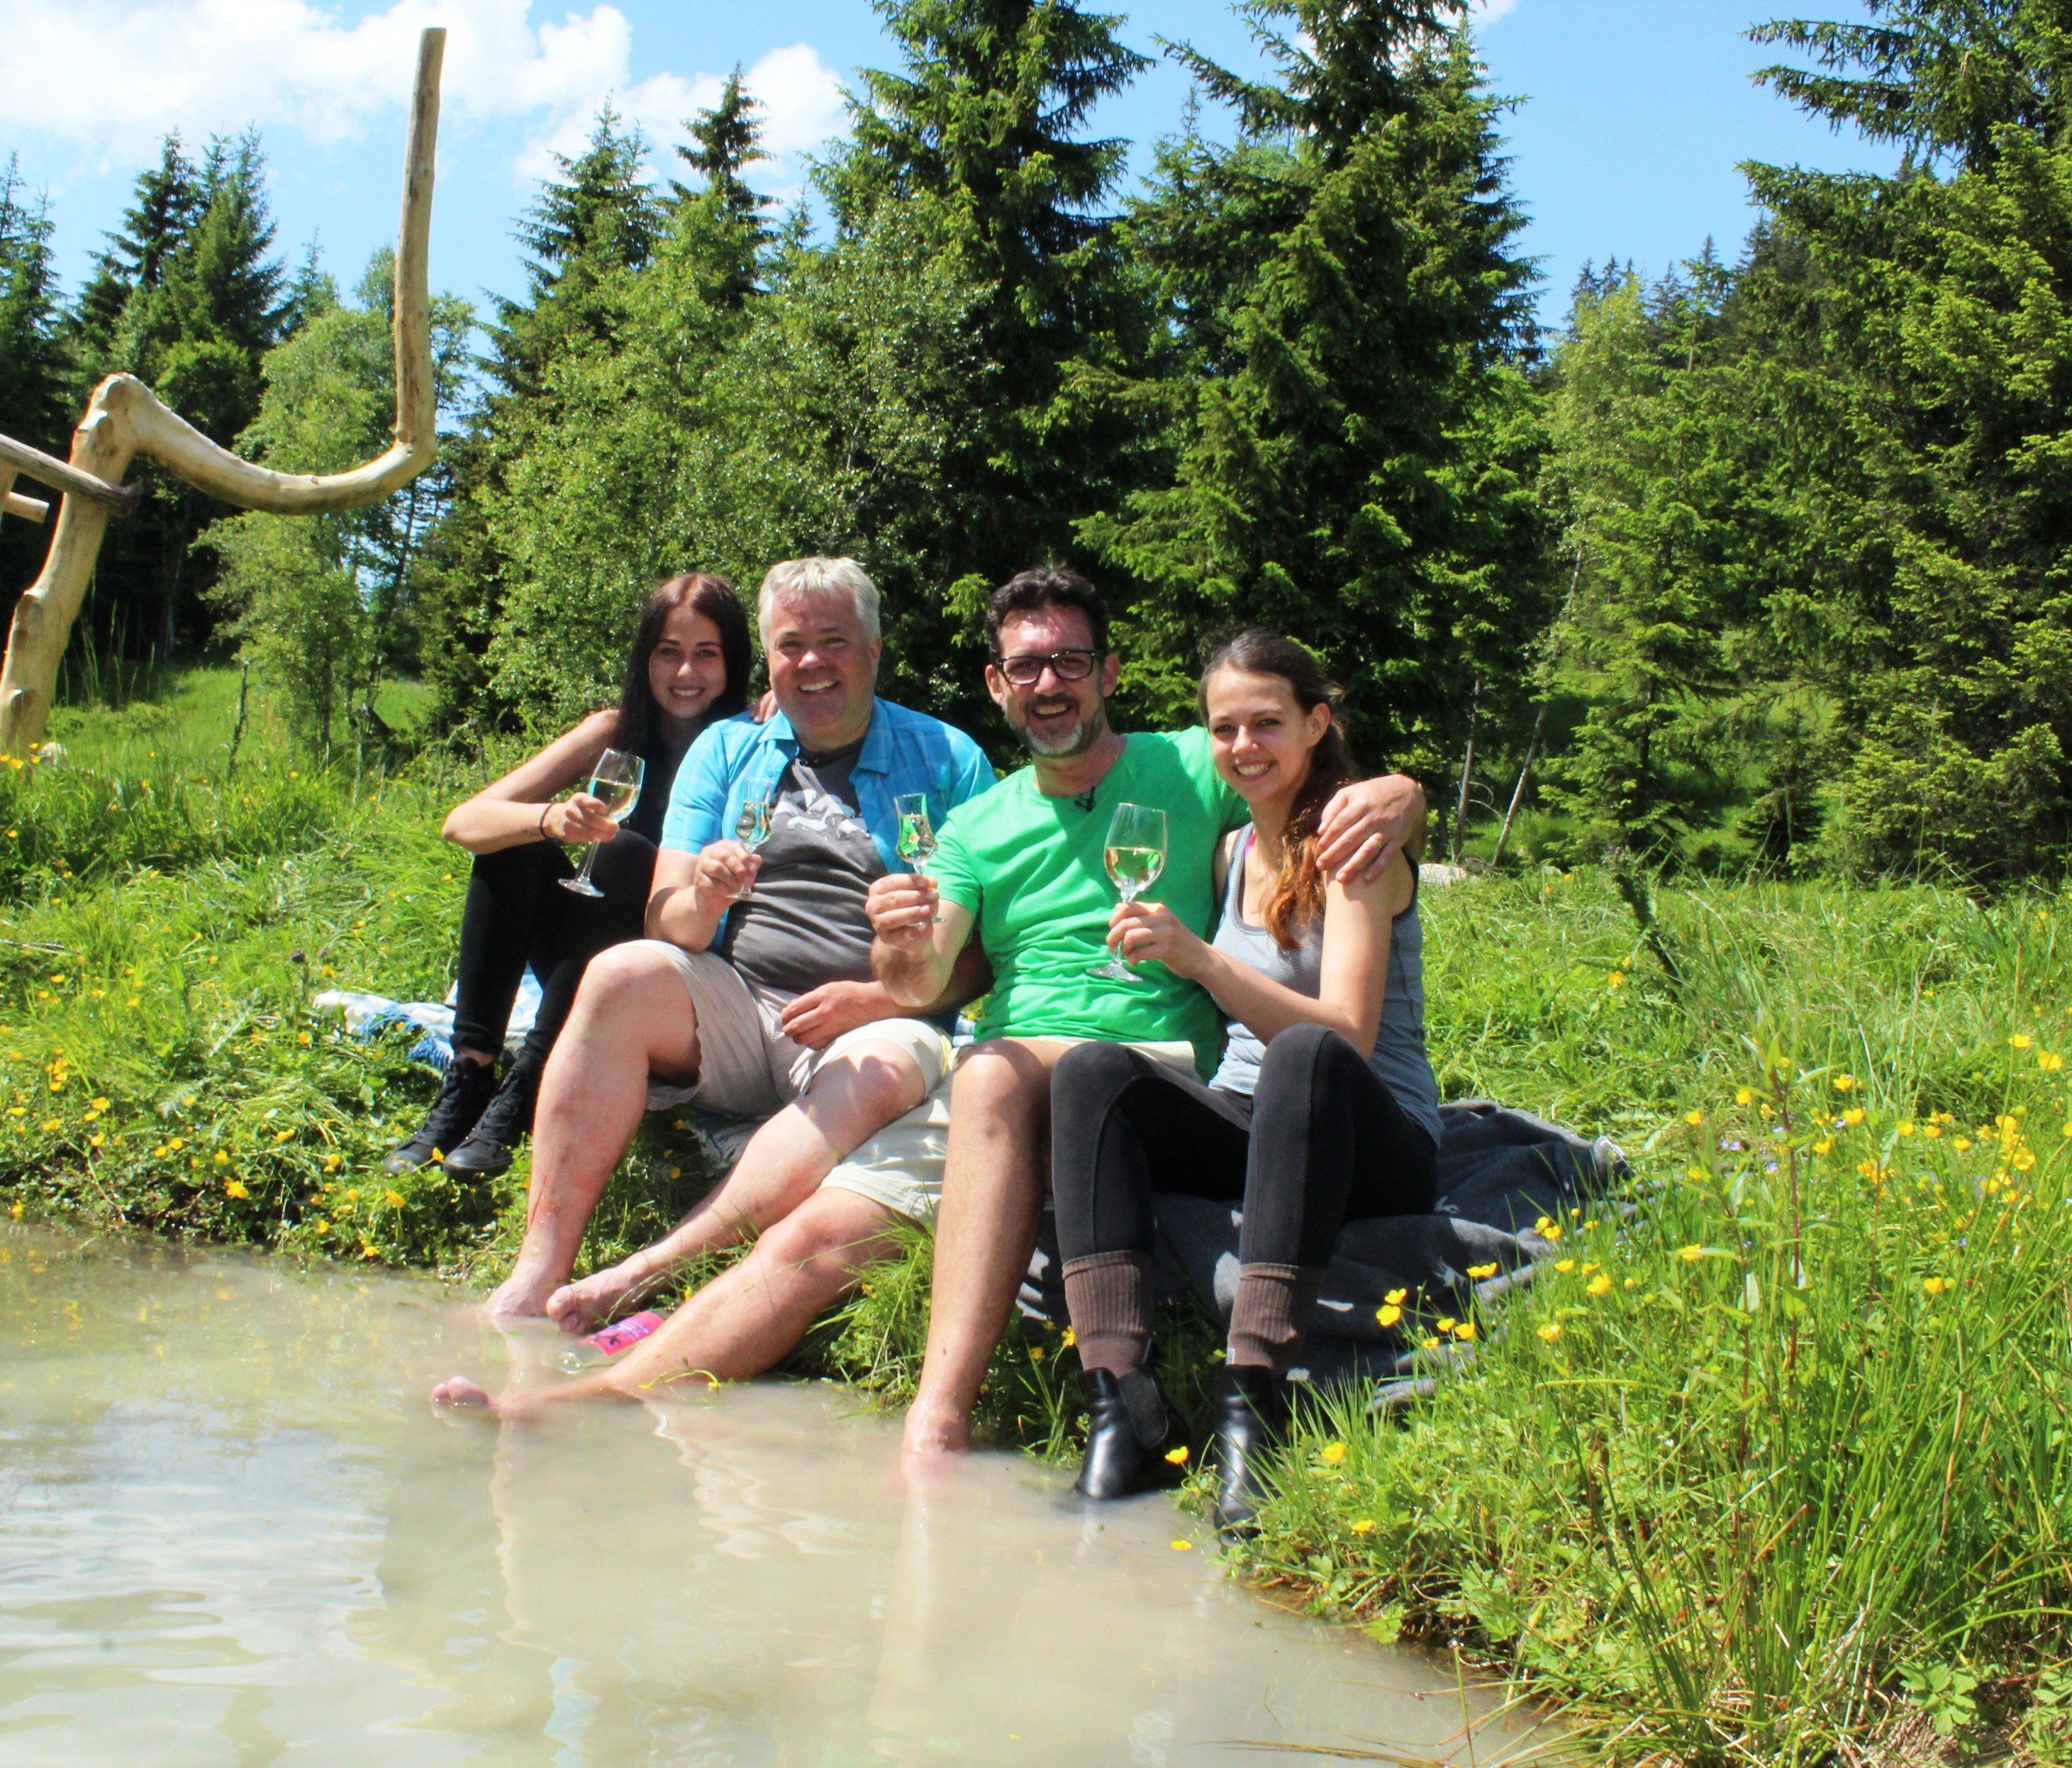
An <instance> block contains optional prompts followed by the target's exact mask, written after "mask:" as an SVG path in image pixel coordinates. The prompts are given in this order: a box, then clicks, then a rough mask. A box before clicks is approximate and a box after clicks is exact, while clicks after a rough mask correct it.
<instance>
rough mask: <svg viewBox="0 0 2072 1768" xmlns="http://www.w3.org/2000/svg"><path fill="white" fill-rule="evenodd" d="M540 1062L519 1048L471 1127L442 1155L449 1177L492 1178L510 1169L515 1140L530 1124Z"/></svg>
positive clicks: (514, 1156)
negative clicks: (461, 1141) (484, 1109)
mask: <svg viewBox="0 0 2072 1768" xmlns="http://www.w3.org/2000/svg"><path fill="white" fill-rule="evenodd" d="M543 1066H544V1064H543V1063H541V1062H539V1061H538V1060H537V1059H534V1058H533V1056H532V1052H531V1051H525V1050H521V1051H519V1052H518V1055H517V1057H516V1059H515V1060H514V1061H513V1062H512V1064H511V1066H510V1067H509V1068H508V1070H507V1071H505V1073H504V1084H503V1085H502V1086H500V1087H499V1088H497V1089H496V1096H495V1098H494V1099H492V1100H490V1101H489V1108H488V1109H487V1111H485V1112H483V1114H482V1116H481V1118H480V1119H479V1120H478V1121H477V1122H476V1124H475V1128H474V1129H472V1130H471V1131H470V1132H469V1133H468V1137H467V1141H464V1142H463V1143H462V1144H461V1145H460V1146H459V1147H458V1148H456V1149H454V1151H453V1152H452V1153H450V1154H449V1155H447V1156H446V1176H447V1177H448V1178H459V1179H475V1178H495V1176H496V1175H497V1174H499V1173H502V1172H508V1171H509V1170H510V1167H511V1162H512V1160H513V1159H515V1158H516V1156H517V1153H518V1140H519V1138H520V1137H521V1136H524V1134H526V1133H527V1132H528V1131H529V1130H530V1129H532V1107H533V1104H534V1103H535V1102H536V1101H537V1100H538V1098H539V1096H540V1070H541V1067H543Z"/></svg>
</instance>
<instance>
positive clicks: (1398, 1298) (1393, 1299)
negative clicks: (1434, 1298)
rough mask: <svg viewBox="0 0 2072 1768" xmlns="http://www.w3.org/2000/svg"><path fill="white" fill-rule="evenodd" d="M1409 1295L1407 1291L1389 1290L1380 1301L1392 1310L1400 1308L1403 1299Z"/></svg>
mask: <svg viewBox="0 0 2072 1768" xmlns="http://www.w3.org/2000/svg"><path fill="white" fill-rule="evenodd" d="M1409 1293H1410V1292H1409V1291H1408V1289H1391V1290H1390V1291H1389V1292H1388V1293H1387V1294H1386V1295H1384V1296H1383V1297H1382V1300H1383V1301H1386V1302H1387V1304H1388V1305H1390V1306H1391V1307H1392V1308H1400V1307H1401V1306H1402V1305H1403V1298H1404V1297H1405V1296H1407V1295H1408V1294H1409Z"/></svg>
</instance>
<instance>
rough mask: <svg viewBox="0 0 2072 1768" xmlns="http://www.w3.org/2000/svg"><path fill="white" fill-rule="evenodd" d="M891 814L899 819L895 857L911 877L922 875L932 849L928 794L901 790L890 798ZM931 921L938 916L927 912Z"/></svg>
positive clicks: (933, 849)
mask: <svg viewBox="0 0 2072 1768" xmlns="http://www.w3.org/2000/svg"><path fill="white" fill-rule="evenodd" d="M892 810H893V814H894V816H897V817H898V819H899V857H900V858H902V859H903V860H904V861H906V863H907V865H909V866H910V867H911V869H912V870H913V872H914V874H915V877H917V878H919V877H925V876H926V875H927V874H925V873H924V872H923V870H922V868H923V867H924V866H925V865H927V863H928V861H929V860H930V859H931V858H932V857H934V855H935V824H932V823H931V822H930V821H929V820H928V795H927V793H926V792H902V793H900V794H899V796H898V797H896V798H894V800H892ZM930 919H931V921H939V920H941V919H942V916H941V915H931V917H930Z"/></svg>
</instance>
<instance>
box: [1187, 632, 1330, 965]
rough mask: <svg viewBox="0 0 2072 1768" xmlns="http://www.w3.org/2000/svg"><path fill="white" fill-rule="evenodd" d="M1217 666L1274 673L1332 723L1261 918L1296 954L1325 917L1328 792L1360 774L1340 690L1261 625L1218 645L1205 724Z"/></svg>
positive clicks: (1315, 755)
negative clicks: (1322, 869)
mask: <svg viewBox="0 0 2072 1768" xmlns="http://www.w3.org/2000/svg"><path fill="white" fill-rule="evenodd" d="M1219 669H1235V670H1236V671H1238V672H1239V673H1240V674H1243V675H1252V676H1276V677H1278V678H1279V679H1280V680H1282V681H1285V682H1286V683H1287V684H1288V690H1289V693H1291V694H1293V696H1294V698H1295V704H1296V705H1297V706H1298V707H1300V708H1301V710H1302V712H1303V713H1305V715H1306V714H1308V713H1311V712H1313V711H1314V710H1315V709H1317V708H1318V706H1327V707H1329V708H1330V713H1331V722H1330V726H1328V727H1327V728H1326V730H1325V732H1324V734H1323V736H1322V739H1321V740H1320V741H1319V742H1318V744H1317V746H1316V747H1315V748H1314V749H1313V750H1310V752H1309V775H1308V777H1307V778H1305V779H1304V780H1303V782H1302V786H1301V791H1298V792H1297V794H1296V795H1295V802H1294V804H1293V805H1291V806H1290V807H1289V812H1288V827H1287V828H1286V829H1285V831H1284V832H1283V833H1282V835H1281V868H1280V870H1278V871H1276V873H1275V874H1273V878H1272V882H1270V883H1269V884H1268V886H1267V887H1266V903H1265V907H1264V912H1263V914H1262V916H1261V919H1263V920H1264V923H1265V925H1266V931H1268V933H1270V934H1272V935H1273V943H1274V944H1276V945H1277V946H1279V947H1280V948H1281V949H1282V950H1283V951H1284V952H1292V951H1293V950H1294V949H1295V948H1296V947H1297V946H1298V945H1300V944H1301V943H1302V937H1303V935H1304V934H1305V933H1306V932H1308V931H1309V929H1310V928H1312V927H1315V926H1316V925H1317V924H1318V923H1319V922H1320V921H1322V919H1323V915H1324V880H1323V878H1322V874H1320V873H1319V872H1318V870H1317V848H1318V833H1317V825H1318V823H1319V822H1320V821H1321V820H1322V818H1323V814H1324V806H1325V805H1326V804H1329V803H1330V799H1331V795H1332V794H1333V793H1334V792H1335V791H1338V788H1339V787H1341V786H1343V785H1345V784H1346V783H1348V782H1350V781H1351V780H1355V779H1359V777H1360V775H1359V770H1358V769H1357V768H1356V767H1355V766H1354V765H1353V758H1352V752H1351V751H1350V750H1349V749H1347V748H1346V738H1345V733H1344V731H1343V730H1341V729H1340V728H1339V725H1338V701H1339V700H1340V698H1341V697H1342V695H1341V691H1340V689H1339V688H1338V684H1337V683H1336V682H1334V681H1333V680H1330V677H1328V676H1326V675H1325V673H1324V672H1323V669H1322V666H1321V665H1320V664H1318V661H1317V660H1316V658H1315V657H1313V656H1311V655H1310V654H1309V652H1308V651H1307V650H1306V649H1305V648H1303V647H1302V646H1301V645H1299V644H1297V643H1296V642H1295V641H1294V640H1293V639H1289V638H1284V637H1283V636H1282V635H1281V634H1280V633H1278V632H1269V631H1267V630H1266V628H1265V627H1246V628H1245V629H1244V631H1241V632H1239V633H1236V634H1234V635H1232V636H1231V638H1229V639H1226V640H1225V641H1224V642H1223V643H1222V644H1220V645H1219V646H1218V647H1217V648H1216V649H1215V653H1214V654H1213V655H1212V656H1211V657H1210V658H1209V660H1208V663H1207V665H1206V666H1205V667H1204V668H1203V669H1202V685H1201V690H1200V701H1201V708H1202V722H1203V723H1205V724H1206V723H1207V722H1208V716H1209V677H1210V676H1212V675H1214V674H1215V672H1217V671H1218V670H1219Z"/></svg>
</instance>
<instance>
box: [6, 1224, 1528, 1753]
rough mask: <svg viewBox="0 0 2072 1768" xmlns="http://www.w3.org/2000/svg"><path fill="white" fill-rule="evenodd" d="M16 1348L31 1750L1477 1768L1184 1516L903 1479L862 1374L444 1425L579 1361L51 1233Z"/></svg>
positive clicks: (446, 1317)
mask: <svg viewBox="0 0 2072 1768" xmlns="http://www.w3.org/2000/svg"><path fill="white" fill-rule="evenodd" d="M0 1347H4V1349H0V1499H4V1502H3V1503H0V1764H8V1765H11V1764H14V1763H16V1762H20V1763H24V1764H26V1763H29V1762H35V1763H38V1764H45V1763H49V1762H64V1763H66V1764H68V1768H69V1765H79V1768H89V1765H93V1764H98V1763H101V1762H122V1763H125V1764H129V1763H134V1762H140V1761H148V1762H152V1763H154V1764H159V1763H185V1762H236V1763H247V1762H249V1763H262V1762H273V1761H276V1760H292V1761H294V1762H298V1763H301V1762H331V1761H333V1760H335V1761H337V1762H340V1763H347V1762H351V1763H353V1764H356V1765H357V1764H364V1763H368V1762H378V1763H381V1764H384V1765H385V1764H389V1763H397V1764H417V1763H426V1764H445V1763H458V1762H483V1763H491V1762H493V1763H496V1764H505V1763H509V1764H514V1765H529V1764H533V1763H540V1764H549V1763H552V1764H577V1763H581V1764H594V1765H598V1768H615V1765H619V1764H623V1763H632V1762H650V1761H658V1762H697V1763H704V1762H712V1763H729V1764H731V1763H754V1764H761V1763H770V1764H786V1765H792V1764H797V1765H813V1768H841V1765H848V1764H857V1765H862V1764H882V1763H885V1762H901V1763H916V1764H918V1763H923V1762H926V1763H930V1764H935V1763H940V1762H976V1763H985V1764H991V1763H996V1762H1003V1763H1030V1764H1039V1763H1041V1764H1049V1763H1059V1764H1065V1763H1070V1764H1074V1765H1083V1764H1105V1763H1111V1762H1112V1763H1146V1764H1172V1765H1175V1768H1178V1765H1186V1764H1195V1763H1206V1762H1231V1761H1235V1760H1237V1759H1239V1757H1240V1755H1241V1754H1250V1752H1240V1751H1239V1750H1236V1749H1233V1748H1232V1747H1231V1746H1232V1745H1233V1744H1235V1743H1237V1742H1239V1741H1244V1742H1249V1743H1255V1744H1256V1743H1267V1744H1279V1743H1299V1742H1307V1743H1310V1744H1322V1745H1332V1744H1343V1743H1346V1742H1347V1741H1355V1740H1357V1741H1362V1742H1363V1743H1365V1744H1367V1745H1368V1746H1370V1747H1372V1746H1374V1745H1377V1744H1386V1745H1389V1746H1392V1747H1395V1748H1397V1749H1403V1750H1404V1751H1405V1753H1406V1754H1417V1755H1421V1756H1424V1757H1427V1758H1437V1759H1445V1758H1447V1757H1449V1756H1450V1757H1452V1758H1453V1759H1457V1760H1461V1761H1466V1760H1467V1759H1469V1756H1468V1751H1467V1748H1466V1745H1464V1744H1463V1743H1462V1742H1461V1741H1460V1739H1459V1738H1458V1736H1457V1734H1458V1733H1460V1731H1461V1724H1462V1710H1461V1700H1460V1698H1459V1696H1457V1693H1456V1692H1455V1691H1454V1690H1453V1689H1452V1688H1449V1687H1448V1686H1447V1685H1446V1684H1445V1682H1444V1681H1443V1680H1442V1679H1441V1677H1440V1676H1439V1675H1437V1673H1436V1672H1435V1671H1433V1669H1432V1668H1431V1667H1429V1666H1427V1665H1425V1664H1424V1663H1422V1662H1421V1661H1420V1660H1417V1659H1412V1658H1409V1657H1407V1656H1402V1655H1393V1654H1387V1653H1383V1652H1382V1651H1379V1649H1378V1648H1376V1647H1373V1646H1372V1645H1371V1644H1369V1643H1367V1642H1366V1641H1364V1640H1363V1639H1360V1638H1357V1637H1356V1636H1348V1635H1346V1634H1340V1633H1336V1632H1333V1631H1330V1630H1326V1629H1324V1628H1322V1627H1319V1626H1314V1625H1313V1624H1310V1623H1308V1622H1301V1621H1299V1620H1296V1619H1293V1618H1289V1617H1285V1616H1282V1615H1279V1614H1275V1613H1273V1612H1272V1611H1271V1610H1268V1609H1267V1608H1265V1607H1264V1606H1263V1605H1261V1604H1260V1603H1259V1602H1258V1601H1256V1599H1255V1598H1253V1597H1251V1596H1250V1595H1248V1593H1245V1592H1244V1591H1243V1590H1242V1589H1237V1588H1235V1587H1233V1586H1232V1585H1230V1584H1229V1583H1227V1581H1224V1580H1223V1578H1222V1577H1220V1576H1219V1573H1218V1572H1217V1570H1216V1569H1215V1566H1214V1565H1213V1564H1211V1563H1210V1562H1209V1556H1208V1554H1207V1552H1205V1551H1202V1549H1203V1548H1205V1547H1206V1546H1207V1543H1206V1541H1204V1540H1202V1537H1201V1536H1199V1534H1198V1531H1197V1530H1196V1529H1195V1528H1194V1525H1192V1524H1191V1523H1189V1522H1188V1521H1187V1520H1186V1519H1185V1518H1183V1517H1182V1515H1180V1513H1178V1511H1175V1510H1174V1509H1173V1508H1172V1507H1171V1506H1170V1504H1168V1503H1165V1502H1164V1501H1162V1500H1161V1499H1149V1500H1146V1501H1144V1502H1142V1503H1137V1504H1133V1505H1129V1506H1124V1507H1107V1508H1105V1509H1104V1511H1102V1512H1101V1513H1100V1515H1087V1514H1086V1513H1085V1512H1084V1511H1082V1510H1079V1509H1078V1508H1075V1507H1074V1506H1073V1505H1072V1504H1071V1501H1070V1499H1069V1497H1068V1495H1067V1494H1066V1493H1065V1492H1064V1490H1063V1486H1064V1484H1065V1482H1064V1480H1063V1478H1061V1477H1060V1476H1058V1475H1055V1474H1052V1473H1050V1472H1049V1471H1048V1470H1042V1469H1039V1468H1037V1467H1035V1466H1033V1465H1031V1464H1029V1463H1026V1462H1021V1461H1018V1460H1016V1459H1014V1458H1008V1457H980V1458H973V1459H972V1460H971V1461H970V1462H968V1463H967V1464H965V1465H963V1466H958V1467H956V1468H955V1469H952V1470H948V1471H946V1472H945V1473H944V1474H942V1475H941V1476H939V1477H937V1478H931V1479H930V1480H928V1481H927V1482H921V1483H912V1482H907V1481H906V1480H905V1479H903V1478H902V1477H901V1476H900V1474H899V1472H898V1463H897V1460H896V1455H895V1446H896V1442H895V1437H894V1433H893V1431H892V1430H891V1429H890V1428H889V1426H887V1425H886V1424H884V1423H883V1422H882V1421H878V1420H876V1419H874V1418H871V1417H868V1416H858V1415H857V1412H856V1408H854V1406H853V1404H852V1403H850V1402H849V1401H847V1400H845V1396H842V1395H841V1392H839V1391H838V1390H836V1389H833V1388H825V1387H808V1386H786V1385H779V1384H770V1385H765V1386H759V1387H755V1388H746V1389H736V1390H731V1391H729V1392H724V1393H721V1394H717V1395H713V1396H702V1397H700V1398H697V1399H695V1400H681V1401H672V1402H670V1403H668V1404H657V1405H656V1406H654V1407H652V1408H618V1409H606V1408H598V1409H596V1410H585V1411H582V1412H577V1413H576V1414H575V1415H574V1416H560V1417H552V1418H548V1419H545V1420H542V1421H535V1422H533V1423H531V1424H528V1425H522V1426H508V1427H503V1428H499V1427H497V1426H496V1425H493V1424H491V1423H489V1422H487V1421H483V1420H479V1419H471V1420H468V1421H466V1422H465V1423H464V1424H463V1425H458V1426H446V1425H441V1424H439V1423H438V1422H437V1421H434V1419H433V1418H432V1417H431V1416H430V1414H429V1412H428V1411H427V1409H426V1407H425V1406H424V1404H423V1400H422V1396H423V1394H424V1393H425V1392H426V1390H427V1388H429V1387H430V1384H431V1382H432V1381H433V1380H434V1379H436V1378H437V1377H438V1376H439V1375H444V1374H446V1373H450V1371H452V1370H454V1369H455V1368H469V1369H471V1370H473V1371H479V1372H480V1373H481V1374H483V1375H488V1376H491V1377H495V1378H497V1384H501V1380H502V1379H504V1375H505V1367H504V1359H505V1357H506V1356H507V1355H515V1356H516V1358H518V1359H520V1360H521V1361H528V1362H532V1363H537V1364H539V1365H541V1367H542V1369H544V1366H545V1364H547V1363H549V1362H550V1361H551V1359H552V1358H553V1355H555V1354H556V1353H557V1351H558V1349H559V1346H558V1344H557V1342H554V1341H553V1340H551V1339H549V1338H545V1337H542V1338H539V1339H524V1338H521V1339H519V1340H517V1341H515V1342H514V1343H513V1344H512V1345H511V1346H509V1347H507V1346H506V1345H505V1344H504V1342H502V1341H500V1340H499V1339H497V1338H495V1337H494V1336H492V1335H490V1334H487V1333H486V1332H485V1331H484V1330H483V1328H482V1327H481V1326H479V1324H478V1323H477V1322H476V1321H475V1318H474V1316H473V1314H472V1313H471V1310H468V1309H467V1308H466V1307H465V1306H463V1305H459V1304H458V1303H457V1302H455V1301H451V1300H449V1299H447V1298H445V1297H441V1296H440V1295H439V1294H438V1293H437V1292H436V1291H435V1290H433V1289H430V1286H429V1285H422V1284H418V1283H413V1282H408V1281H401V1280H397V1279H393V1278H387V1277H365V1278H361V1279H357V1280H356V1279H355V1278H353V1277H350V1276H346V1275H340V1274H339V1273H294V1272H292V1271H290V1270H288V1269H286V1268H283V1267H280V1266H277V1265H274V1264H268V1263H264V1262H261V1261H257V1260H252V1261H240V1260H226V1259H221V1258H201V1257H196V1256H187V1255H182V1254H179V1253H177V1252H169V1251H167V1250H166V1249H163V1248H156V1247H151V1246H144V1245H138V1244H134V1243H121V1242H116V1243H108V1242H102V1243H88V1244H76V1243H71V1242H67V1241H64V1240H60V1239H58V1238H56V1237H54V1236H39V1235H31V1234H25V1233H23V1232H21V1231H15V1232H14V1233H12V1234H10V1235H7V1236H4V1237H0ZM539 1378H540V1379H546V1378H547V1377H546V1376H545V1374H544V1373H541V1375H540V1376H539ZM573 1409H574V1408H572V1410H573ZM1174 1540H1192V1541H1194V1544H1195V1547H1194V1550H1193V1551H1189V1552H1178V1551H1175V1550H1174V1547H1173V1545H1172V1543H1173V1542H1174ZM1483 1704H1484V1705H1485V1706H1486V1705H1487V1704H1490V1703H1488V1702H1486V1701H1485V1702H1484V1703H1483ZM1520 1729H1522V1728H1519V1727H1515V1726H1513V1727H1511V1728H1510V1729H1508V1731H1507V1733H1506V1735H1507V1736H1508V1737H1510V1738H1511V1741H1513V1742H1514V1743H1515V1741H1516V1739H1517V1735H1518V1732H1519V1730H1520ZM1503 1741H1504V1739H1503V1738H1502V1737H1498V1735H1497V1734H1496V1729H1495V1728H1494V1727H1491V1728H1486V1729H1484V1730H1483V1731H1482V1733H1480V1734H1479V1735H1478V1737H1477V1739H1476V1743H1475V1758H1476V1759H1478V1760H1479V1761H1481V1762H1485V1763H1487V1762H1491V1761H1492V1760H1494V1759H1496V1758H1498V1757H1499V1756H1500V1754H1501V1749H1500V1748H1499V1745H1501V1744H1502V1743H1503ZM1276 1756H1277V1757H1279V1758H1280V1759H1283V1760H1289V1761H1292V1760H1294V1759H1296V1758H1294V1756H1293V1754H1282V1753H1281V1752H1279V1751H1274V1752H1272V1753H1271V1754H1269V1755H1268V1759H1269V1760H1270V1759H1274V1758H1275V1757H1276Z"/></svg>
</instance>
